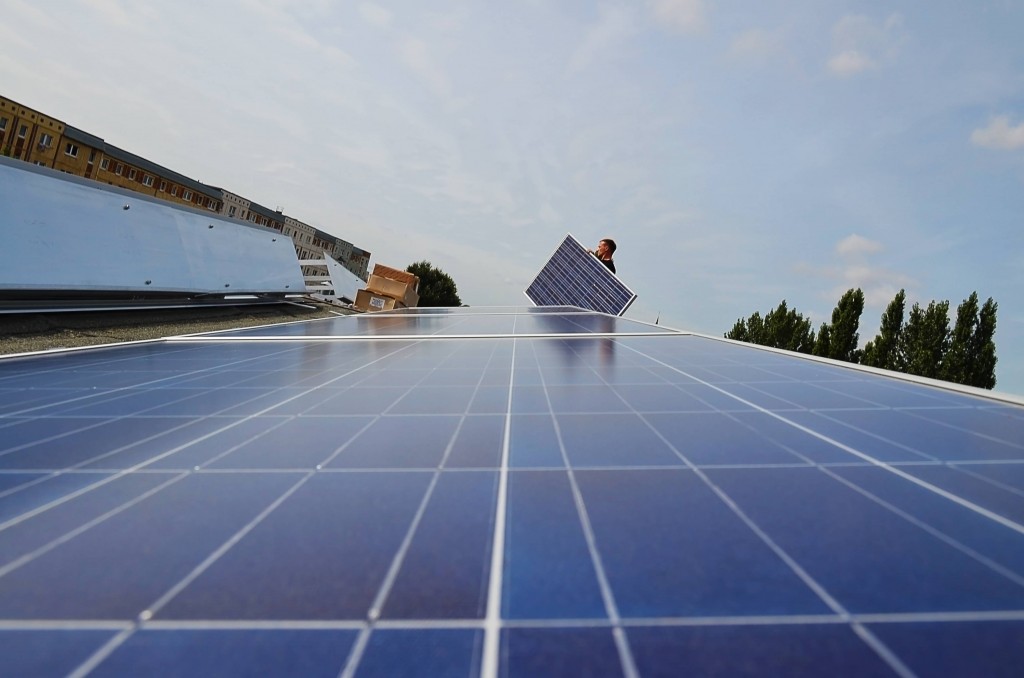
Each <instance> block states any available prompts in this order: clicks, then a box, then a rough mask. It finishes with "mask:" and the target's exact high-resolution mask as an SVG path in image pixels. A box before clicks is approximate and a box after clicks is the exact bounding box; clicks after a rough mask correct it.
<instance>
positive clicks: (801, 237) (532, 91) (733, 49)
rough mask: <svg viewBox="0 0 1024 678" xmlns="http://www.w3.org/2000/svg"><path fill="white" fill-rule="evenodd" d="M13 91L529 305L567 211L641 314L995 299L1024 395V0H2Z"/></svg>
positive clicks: (0, 81) (1014, 376)
mask: <svg viewBox="0 0 1024 678" xmlns="http://www.w3.org/2000/svg"><path fill="white" fill-rule="evenodd" d="M0 16H3V22H2V23H0V92H2V93H3V94H4V95H5V96H7V97H9V98H11V99H14V100H15V101H18V102H19V103H21V104H23V105H26V106H29V107H31V108H35V109H37V110H40V111H42V112H44V113H46V114H47V115H50V116H52V117H55V118H57V119H59V120H62V121H63V122H65V123H67V124H70V125H73V126H75V127H78V128H80V129H83V130H85V131H87V132H90V133H92V134H95V135H97V136H100V137H102V138H104V139H105V140H106V141H107V142H108V143H111V144H114V145H116V146H119V147H121V148H124V149H125V150H128V151H130V152H132V153H136V154H138V155H141V156H143V157H146V158H147V159H150V160H152V161H154V162H157V163H159V164H161V165H164V166H165V167H168V168H171V169H173V170H175V171H177V172H180V173H182V174H185V175H187V176H190V177H192V178H195V179H198V180H200V181H203V182H205V183H208V184H212V185H215V186H221V187H223V188H225V189H227V190H229V191H231V192H234V193H237V194H240V195H243V196H245V197H246V198H249V199H251V200H253V201H255V202H258V203H260V204H263V205H265V206H267V207H271V208H280V209H282V210H283V211H284V213H285V214H287V215H289V216H292V217H294V218H296V219H299V220H301V221H304V222H306V223H308V224H311V225H313V226H316V227H317V228H319V229H321V230H323V231H326V232H328V233H331V234H334V235H336V236H339V237H341V238H344V239H346V240H348V241H350V242H353V243H354V244H356V245H357V246H359V247H362V248H364V249H366V250H369V251H370V252H371V253H372V258H371V262H372V263H383V264H386V265H388V266H392V267H396V268H404V267H405V266H407V265H408V264H410V263H413V262H415V261H420V260H424V259H425V260H427V261H430V262H431V263H433V264H434V265H435V266H436V267H439V268H441V269H442V270H444V271H445V272H446V273H448V274H449V275H451V276H452V278H453V279H454V280H455V282H456V284H457V285H458V290H459V294H460V296H461V298H462V300H463V302H464V303H466V304H470V305H473V306H523V305H528V300H527V299H526V297H525V296H524V294H523V290H525V289H526V287H527V285H529V283H530V281H531V280H532V279H533V277H534V276H535V275H536V273H537V271H538V270H539V269H540V268H541V266H542V265H543V264H544V262H545V261H546V260H547V258H548V257H549V256H550V255H551V253H552V252H553V251H554V249H555V247H556V246H557V245H558V243H559V242H560V241H561V240H562V238H563V237H564V236H565V234H566V233H572V234H573V235H574V236H576V237H577V238H578V239H579V240H581V241H582V242H584V243H585V244H589V245H596V244H597V241H598V240H600V239H601V238H605V237H611V238H614V239H615V240H616V242H617V243H618V245H619V249H618V251H617V252H616V256H615V262H616V265H617V268H618V272H619V277H620V278H621V279H622V280H623V281H624V282H625V283H626V284H627V285H629V286H630V287H631V288H632V289H633V290H634V291H635V292H636V293H637V295H638V299H637V301H636V302H635V303H634V305H633V306H632V307H631V308H630V310H629V311H628V312H627V314H626V316H627V317H629V318H633V319H636V320H640V321H644V322H650V323H653V322H655V321H657V322H659V323H660V324H661V325H665V326H669V327H673V328H677V329H681V330H689V331H694V332H699V333H704V334H710V335H716V336H721V335H722V334H723V333H725V332H727V331H728V330H729V329H730V328H731V327H732V326H733V324H734V323H735V322H736V320H737V319H739V318H746V317H748V316H749V315H750V314H751V313H753V312H754V311H759V312H761V313H762V314H764V313H765V312H767V311H768V310H770V309H772V308H774V307H775V306H777V305H778V304H779V303H780V302H781V301H782V300H785V301H786V302H787V304H788V305H789V307H790V308H795V309H796V310H797V311H798V312H800V313H802V314H803V315H804V316H806V317H808V318H810V319H811V320H812V322H813V323H814V325H815V327H817V326H818V325H819V324H820V323H821V322H825V321H828V320H829V318H830V315H831V312H832V309H833V308H834V307H835V305H836V302H837V301H838V300H839V298H840V296H841V295H842V294H843V292H845V291H846V290H847V289H849V288H853V287H859V288H861V289H862V290H863V291H864V293H865V297H866V304H865V311H864V315H863V316H862V317H861V327H860V335H861V343H862V344H863V343H864V342H866V341H868V340H870V339H872V338H873V337H874V336H875V334H876V333H877V330H878V324H879V318H880V316H881V314H882V312H883V310H884V309H885V306H886V305H887V304H888V303H889V301H891V300H892V298H893V297H894V296H895V295H896V293H897V292H898V291H899V290H900V289H905V290H906V293H907V299H908V310H909V306H910V305H911V304H913V303H914V302H919V303H921V305H922V306H926V305H927V304H928V303H929V302H930V301H932V300H936V301H943V300H949V301H950V305H951V308H952V309H955V307H956V306H957V305H958V304H960V303H961V302H962V301H963V300H964V299H966V298H967V297H968V296H969V295H970V294H971V292H974V291H977V293H978V295H979V296H980V298H981V299H982V300H985V299H986V298H988V297H992V298H993V299H994V300H995V301H996V302H997V303H998V304H999V311H998V327H997V330H996V336H995V340H996V346H997V356H998V358H999V363H998V365H997V368H996V377H997V380H998V383H997V385H996V390H999V391H1004V392H1009V393H1015V394H1024V294H1022V293H1021V291H1022V290H1024V228H1022V226H1024V40H1022V39H1021V36H1022V35H1024V2H1021V1H1020V0H976V1H974V2H969V3H968V2H962V1H960V0H933V1H932V2H927V3H922V2H901V1H899V0H895V1H894V0H887V1H884V2H883V1H880V0H879V1H867V0H866V1H864V2H856V1H848V2H838V1H833V0H785V1H782V0H759V1H758V2H750V1H749V0H745V1H739V0H721V1H720V2H712V1H711V0H648V1H634V2H584V1H582V0H560V1H556V0H503V1H502V2H500V3H499V2H493V1H486V0H481V1H477V0H465V1H446V0H436V1H433V2H422V1H401V2H386V1H384V0H380V1H379V2H358V1H354V2H334V1H331V0H217V1H216V2H197V1H195V0H175V2H146V1H143V0H131V1H129V0H48V1H47V2H45V3H43V2H39V1H38V0H0Z"/></svg>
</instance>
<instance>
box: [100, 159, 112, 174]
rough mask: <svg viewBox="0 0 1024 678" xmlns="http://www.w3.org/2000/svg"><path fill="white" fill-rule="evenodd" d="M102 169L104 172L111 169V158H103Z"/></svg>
mask: <svg viewBox="0 0 1024 678" xmlns="http://www.w3.org/2000/svg"><path fill="white" fill-rule="evenodd" d="M100 169H101V170H103V171H106V170H109V169H110V158H103V160H100Z"/></svg>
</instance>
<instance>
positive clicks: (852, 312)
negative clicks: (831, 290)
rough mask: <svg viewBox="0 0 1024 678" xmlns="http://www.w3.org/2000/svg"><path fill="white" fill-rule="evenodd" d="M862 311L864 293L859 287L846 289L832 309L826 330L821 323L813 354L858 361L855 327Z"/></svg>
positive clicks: (857, 325)
mask: <svg viewBox="0 0 1024 678" xmlns="http://www.w3.org/2000/svg"><path fill="white" fill-rule="evenodd" d="M863 312H864V293H863V292H862V291H861V290H860V288H857V289H849V290H847V291H846V294H844V295H843V296H842V298H840V299H839V303H838V304H836V307H835V309H834V310H833V311H832V324H831V325H829V326H828V329H827V330H826V329H825V325H824V324H823V325H822V330H821V331H820V332H818V341H817V343H816V344H815V347H814V348H815V350H814V355H820V356H824V357H826V358H834V359H835V360H845V361H846V362H850V363H855V362H859V361H860V351H858V350H857V343H858V341H859V340H860V335H859V334H858V333H857V329H858V328H859V327H860V314H861V313H863Z"/></svg>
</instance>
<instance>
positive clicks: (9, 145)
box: [0, 96, 64, 167]
mask: <svg viewBox="0 0 1024 678" xmlns="http://www.w3.org/2000/svg"><path fill="white" fill-rule="evenodd" d="M63 134H64V123H62V122H61V121H59V120H54V119H53V118H50V117H48V116H45V115H43V114H42V113H40V112H39V111H36V110H34V109H31V108H28V107H26V106H22V105H21V104H19V103H17V102H16V101H12V100H10V99H8V98H6V97H2V96H0V155H6V156H8V157H11V158H16V159H18V160H24V161H26V162H31V163H34V164H36V165H43V166H44V167H53V166H54V160H55V159H56V157H57V152H58V148H57V147H58V144H59V142H60V138H61V136H62V135H63Z"/></svg>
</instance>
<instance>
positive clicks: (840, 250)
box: [794, 233, 917, 309]
mask: <svg viewBox="0 0 1024 678" xmlns="http://www.w3.org/2000/svg"><path fill="white" fill-rule="evenodd" d="M884 250H885V247H884V246H883V245H882V243H880V242H877V241H875V240H869V239H868V238H865V237H863V236H860V235H857V234H856V233H854V234H852V235H849V236H847V237H845V238H843V239H842V240H840V241H839V242H838V243H836V246H835V252H836V254H837V255H838V257H839V261H836V262H835V263H832V264H826V265H824V266H813V265H811V264H807V263H799V264H797V265H796V266H795V269H794V271H795V272H796V273H797V274H799V275H801V276H810V277H812V278H817V279H820V280H824V281H828V282H827V284H826V285H823V286H820V291H819V294H818V297H819V298H820V299H821V300H822V301H826V302H833V303H834V302H835V301H837V300H838V299H839V298H840V297H841V296H842V295H843V294H845V293H846V291H847V290H849V289H853V288H859V289H860V290H861V291H863V292H864V303H865V306H866V307H867V308H870V309H881V308H883V307H884V306H886V305H887V304H888V303H889V302H890V301H892V299H893V297H895V296H896V293H897V292H898V291H899V290H900V289H908V290H909V289H911V288H913V287H915V286H916V285H917V281H916V280H915V279H914V278H912V277H911V276H908V275H906V274H903V273H899V272H897V271H892V270H890V269H888V268H885V267H884V266H881V265H879V264H877V263H876V262H874V261H873V258H874V255H877V254H880V253H882V252H883V251H884Z"/></svg>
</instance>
